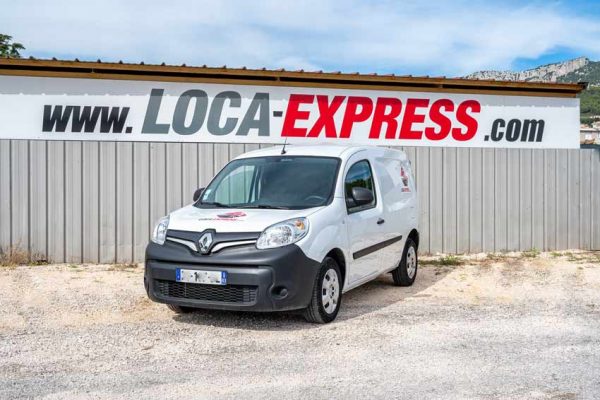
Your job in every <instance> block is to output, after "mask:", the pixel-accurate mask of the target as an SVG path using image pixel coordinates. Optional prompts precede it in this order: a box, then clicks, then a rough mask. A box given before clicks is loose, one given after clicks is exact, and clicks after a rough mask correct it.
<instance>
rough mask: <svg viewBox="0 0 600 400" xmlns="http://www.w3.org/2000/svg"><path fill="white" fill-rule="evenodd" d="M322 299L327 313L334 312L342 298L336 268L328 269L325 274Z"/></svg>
mask: <svg viewBox="0 0 600 400" xmlns="http://www.w3.org/2000/svg"><path fill="white" fill-rule="evenodd" d="M321 287H322V290H321V300H322V302H323V308H324V309H325V312H326V313H327V314H332V313H333V312H334V311H335V310H336V309H337V306H338V301H339V299H340V283H339V280H338V276H337V273H336V272H335V270H334V269H328V270H327V272H325V276H323V282H322V285H321Z"/></svg>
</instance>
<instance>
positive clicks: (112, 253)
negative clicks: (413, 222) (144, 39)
mask: <svg viewBox="0 0 600 400" xmlns="http://www.w3.org/2000/svg"><path fill="white" fill-rule="evenodd" d="M258 147H259V146H258V145H250V144H248V145H234V144H231V145H227V144H195V143H193V144H192V143H191V144H179V143H169V144H165V143H123V142H121V143H114V142H101V143H98V142H50V141H49V142H45V141H22V140H0V247H2V248H5V249H6V248H8V247H11V246H13V247H18V248H21V249H24V250H28V251H30V252H31V253H37V254H40V255H42V256H46V257H47V258H48V259H49V260H52V261H55V262H74V263H76V262H102V263H111V262H129V261H132V260H135V261H140V260H142V259H143V255H144V248H145V246H146V243H147V242H148V237H149V232H150V230H151V227H152V225H153V224H154V222H155V221H156V220H158V219H159V218H160V217H161V216H163V215H165V214H167V213H168V211H170V210H174V209H176V208H179V207H181V206H182V205H184V204H186V203H189V202H191V197H192V194H193V192H194V190H195V189H196V188H197V187H200V186H204V185H206V183H207V182H208V181H209V179H210V178H211V177H212V176H213V174H214V173H215V172H216V171H218V170H219V169H220V168H221V167H222V166H223V165H225V163H227V161H228V160H229V159H231V158H232V157H234V156H236V155H238V154H241V153H244V152H246V151H249V150H252V149H256V148H258ZM406 150H407V152H408V154H409V157H410V158H411V160H412V162H413V166H414V167H415V171H416V179H417V185H418V189H419V199H420V204H421V232H422V236H421V237H422V240H421V243H422V244H421V251H422V252H433V253H435V252H446V253H466V252H481V251H484V252H492V251H502V250H527V249H531V248H536V249H544V250H561V249H569V248H582V249H600V152H599V151H596V150H506V149H496V150H494V149H456V148H409V149H406Z"/></svg>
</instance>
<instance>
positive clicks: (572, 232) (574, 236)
mask: <svg viewBox="0 0 600 400" xmlns="http://www.w3.org/2000/svg"><path fill="white" fill-rule="evenodd" d="M567 153H568V159H569V161H568V180H567V182H568V183H567V192H568V202H567V204H568V205H567V209H568V213H567V215H568V220H567V227H568V228H567V229H568V231H567V245H568V247H569V248H570V249H576V248H578V247H579V212H580V209H581V204H580V203H579V185H580V181H579V172H580V171H579V153H580V151H579V150H567Z"/></svg>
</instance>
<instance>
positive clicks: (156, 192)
mask: <svg viewBox="0 0 600 400" xmlns="http://www.w3.org/2000/svg"><path fill="white" fill-rule="evenodd" d="M166 159H167V157H166V145H165V144H164V143H150V167H149V168H150V193H149V197H150V224H151V226H154V224H156V222H158V220H159V219H160V218H162V217H164V216H165V215H167V195H166V191H167V186H166V185H167V183H166V174H167V172H166V169H167V168H166Z"/></svg>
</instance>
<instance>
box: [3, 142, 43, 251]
mask: <svg viewBox="0 0 600 400" xmlns="http://www.w3.org/2000/svg"><path fill="white" fill-rule="evenodd" d="M1 146H2V144H1V143H0V147H1ZM1 157H2V156H1V155H0V158H1ZM0 163H1V160H0ZM0 181H1V178H0ZM1 190H2V183H1V182H0V191H1ZM0 197H2V196H0ZM0 201H1V200H0ZM28 202H29V226H28V229H29V239H30V240H29V249H30V251H31V254H32V256H34V257H37V258H42V259H46V258H47V257H48V255H47V250H48V242H47V237H48V235H47V232H46V229H47V226H46V221H47V211H46V210H47V207H48V201H47V191H46V142H43V141H38V140H35V141H32V142H31V143H30V144H29V199H28ZM0 207H1V206H0ZM0 214H1V212H0ZM1 220H2V218H1V216H0V221H1ZM0 247H2V243H1V241H0Z"/></svg>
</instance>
